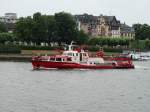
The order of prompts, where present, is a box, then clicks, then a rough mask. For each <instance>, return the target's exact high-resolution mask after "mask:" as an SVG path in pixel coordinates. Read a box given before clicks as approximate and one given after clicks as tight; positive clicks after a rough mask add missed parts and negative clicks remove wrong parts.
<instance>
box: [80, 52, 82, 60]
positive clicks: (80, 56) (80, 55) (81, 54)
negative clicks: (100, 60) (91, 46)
mask: <svg viewBox="0 0 150 112" xmlns="http://www.w3.org/2000/svg"><path fill="white" fill-rule="evenodd" d="M80 61H82V53H80Z"/></svg>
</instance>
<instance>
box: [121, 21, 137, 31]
mask: <svg viewBox="0 0 150 112" xmlns="http://www.w3.org/2000/svg"><path fill="white" fill-rule="evenodd" d="M120 30H121V32H122V33H124V32H125V33H133V32H134V28H133V27H130V26H128V25H126V24H125V23H123V24H121V26H120Z"/></svg>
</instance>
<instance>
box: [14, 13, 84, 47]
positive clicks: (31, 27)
mask: <svg viewBox="0 0 150 112" xmlns="http://www.w3.org/2000/svg"><path fill="white" fill-rule="evenodd" d="M15 33H16V35H17V37H19V39H20V40H21V41H26V42H34V43H36V44H40V43H41V42H47V43H50V42H58V43H62V42H64V43H70V42H71V41H77V40H78V41H79V39H78V36H85V35H84V34H83V32H82V35H81V32H79V31H78V29H77V24H76V21H75V20H74V17H73V16H72V15H71V14H69V13H65V12H60V13H56V14H55V15H54V16H50V15H41V13H39V12H37V13H35V14H33V18H31V17H25V18H20V19H19V21H18V22H17V24H16V30H15ZM83 38H84V37H83ZM81 42H82V41H80V43H81Z"/></svg>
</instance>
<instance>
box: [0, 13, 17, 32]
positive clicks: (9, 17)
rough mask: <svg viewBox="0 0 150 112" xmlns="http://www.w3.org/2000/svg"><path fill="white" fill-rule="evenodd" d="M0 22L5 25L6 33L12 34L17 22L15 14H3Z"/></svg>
mask: <svg viewBox="0 0 150 112" xmlns="http://www.w3.org/2000/svg"><path fill="white" fill-rule="evenodd" d="M0 22H3V23H4V24H5V25H6V28H7V31H8V32H12V31H13V30H14V29H15V23H16V22H17V14H16V13H5V15H4V16H3V17H0Z"/></svg>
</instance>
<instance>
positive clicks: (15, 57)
mask: <svg viewBox="0 0 150 112" xmlns="http://www.w3.org/2000/svg"><path fill="white" fill-rule="evenodd" d="M31 59H32V55H22V54H0V61H18V62H31Z"/></svg>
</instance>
